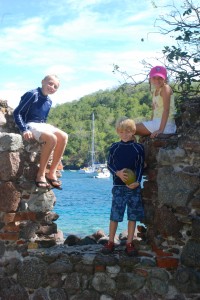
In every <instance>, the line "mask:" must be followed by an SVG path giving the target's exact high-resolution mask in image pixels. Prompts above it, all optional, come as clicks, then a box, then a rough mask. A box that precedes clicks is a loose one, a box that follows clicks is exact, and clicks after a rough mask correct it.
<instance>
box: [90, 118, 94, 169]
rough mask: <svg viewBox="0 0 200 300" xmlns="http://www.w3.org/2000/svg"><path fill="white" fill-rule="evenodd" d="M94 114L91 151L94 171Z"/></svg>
mask: <svg viewBox="0 0 200 300" xmlns="http://www.w3.org/2000/svg"><path fill="white" fill-rule="evenodd" d="M94 130H95V129H94V113H93V114H92V151H91V159H92V168H93V169H94V163H95V151H94V133H95V132H94Z"/></svg>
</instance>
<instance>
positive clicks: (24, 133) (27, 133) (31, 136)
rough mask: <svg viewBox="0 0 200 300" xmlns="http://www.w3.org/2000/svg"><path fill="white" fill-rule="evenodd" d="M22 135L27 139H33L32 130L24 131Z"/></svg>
mask: <svg viewBox="0 0 200 300" xmlns="http://www.w3.org/2000/svg"><path fill="white" fill-rule="evenodd" d="M22 136H23V138H24V139H25V140H30V139H33V134H32V132H31V131H29V130H27V131H24V132H23V133H22Z"/></svg>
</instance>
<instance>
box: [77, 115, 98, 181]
mask: <svg viewBox="0 0 200 300" xmlns="http://www.w3.org/2000/svg"><path fill="white" fill-rule="evenodd" d="M94 134H95V129H94V113H93V114H92V148H91V165H90V166H89V167H84V168H82V169H80V170H79V173H83V174H89V175H91V176H95V175H96V174H97V170H96V165H95V149H94Z"/></svg>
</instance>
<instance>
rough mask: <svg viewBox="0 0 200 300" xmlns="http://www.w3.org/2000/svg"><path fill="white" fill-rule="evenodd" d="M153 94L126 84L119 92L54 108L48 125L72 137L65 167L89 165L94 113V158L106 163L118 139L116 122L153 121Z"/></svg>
mask: <svg viewBox="0 0 200 300" xmlns="http://www.w3.org/2000/svg"><path fill="white" fill-rule="evenodd" d="M151 101H152V100H151V94H150V92H149V85H148V84H147V83H146V84H142V85H140V86H137V87H135V88H134V87H133V86H132V85H129V84H127V85H125V86H123V87H120V88H118V89H113V90H105V91H99V92H96V93H94V94H91V95H87V96H84V97H82V98H81V99H80V100H79V101H73V102H68V103H65V104H61V105H57V106H56V107H54V108H52V109H51V111H50V114H49V120H48V122H49V123H51V124H53V125H55V126H57V127H59V128H60V129H62V130H64V131H65V132H67V133H68V134H69V143H68V146H67V148H66V150H65V153H64V159H63V161H64V164H65V165H67V166H70V167H77V168H79V167H82V166H86V165H88V164H90V156H91V152H90V151H91V139H92V113H94V116H95V157H96V161H97V162H101V163H104V162H105V161H106V159H107V155H108V149H109V147H110V145H111V144H112V143H113V142H115V141H116V140H118V137H117V134H116V132H115V122H116V120H117V119H118V118H119V117H122V116H127V117H130V118H133V119H134V120H135V121H136V122H139V121H141V120H146V119H150V116H151Z"/></svg>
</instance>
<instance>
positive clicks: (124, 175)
mask: <svg viewBox="0 0 200 300" xmlns="http://www.w3.org/2000/svg"><path fill="white" fill-rule="evenodd" d="M116 175H117V176H118V177H119V178H120V179H121V180H122V181H123V182H125V181H126V180H127V179H128V175H127V173H126V169H122V170H120V171H117V172H116Z"/></svg>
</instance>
